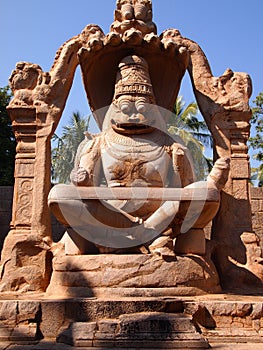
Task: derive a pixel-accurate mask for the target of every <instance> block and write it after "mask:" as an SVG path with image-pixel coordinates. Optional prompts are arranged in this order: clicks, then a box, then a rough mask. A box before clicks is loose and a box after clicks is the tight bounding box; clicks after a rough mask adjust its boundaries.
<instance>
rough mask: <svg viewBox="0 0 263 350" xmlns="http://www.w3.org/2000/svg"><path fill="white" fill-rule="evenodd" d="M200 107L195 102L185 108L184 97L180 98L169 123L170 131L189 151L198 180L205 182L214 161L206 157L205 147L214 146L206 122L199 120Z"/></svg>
mask: <svg viewBox="0 0 263 350" xmlns="http://www.w3.org/2000/svg"><path fill="white" fill-rule="evenodd" d="M197 114H198V107H197V104H196V103H195V102H192V103H190V104H189V105H187V106H186V107H185V102H184V101H183V98H182V96H178V98H177V100H176V104H175V106H174V110H173V114H172V116H171V118H170V120H169V121H168V123H167V126H168V131H169V132H170V133H171V134H173V135H178V136H180V137H181V139H182V140H183V142H184V144H185V146H186V147H187V148H188V149H189V151H190V153H191V155H192V158H193V162H194V168H195V173H196V176H197V180H204V179H205V178H206V176H207V174H208V172H209V171H210V170H211V168H212V166H213V165H212V161H211V160H210V159H208V158H206V157H205V156H204V145H206V146H208V147H211V146H212V137H211V134H210V133H209V131H208V128H207V125H206V123H205V122H204V121H200V120H199V119H198V118H197Z"/></svg>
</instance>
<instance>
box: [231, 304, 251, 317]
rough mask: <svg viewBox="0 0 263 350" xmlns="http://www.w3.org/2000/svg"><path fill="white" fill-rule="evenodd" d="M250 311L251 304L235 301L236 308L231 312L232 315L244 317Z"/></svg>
mask: <svg viewBox="0 0 263 350" xmlns="http://www.w3.org/2000/svg"><path fill="white" fill-rule="evenodd" d="M251 311H252V305H251V304H246V303H237V304H236V309H235V310H234V311H233V312H232V316H235V317H245V316H247V315H250V313H251Z"/></svg>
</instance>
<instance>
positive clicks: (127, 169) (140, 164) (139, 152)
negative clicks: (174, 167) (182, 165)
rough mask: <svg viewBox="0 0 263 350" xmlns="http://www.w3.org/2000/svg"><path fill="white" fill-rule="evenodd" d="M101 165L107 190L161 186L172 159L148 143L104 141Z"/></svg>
mask: <svg viewBox="0 0 263 350" xmlns="http://www.w3.org/2000/svg"><path fill="white" fill-rule="evenodd" d="M105 141H106V142H105V145H104V148H103V151H102V155H101V157H102V165H103V170H104V174H105V177H106V180H107V183H108V185H109V186H128V187H130V186H158V187H159V186H161V187H162V186H164V185H165V183H166V178H167V173H168V169H169V166H170V162H171V158H170V156H169V155H168V153H167V152H166V151H165V147H164V146H162V145H160V144H159V143H155V142H154V141H152V140H147V139H141V138H140V139H133V138H125V137H124V138H121V137H120V138H117V140H115V139H114V138H112V137H108V138H107V137H106V139H105Z"/></svg>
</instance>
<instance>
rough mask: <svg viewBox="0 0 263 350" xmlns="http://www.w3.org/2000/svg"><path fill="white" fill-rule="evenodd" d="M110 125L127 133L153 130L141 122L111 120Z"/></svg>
mask: <svg viewBox="0 0 263 350" xmlns="http://www.w3.org/2000/svg"><path fill="white" fill-rule="evenodd" d="M112 127H113V129H115V130H116V131H119V132H123V133H129V134H139V133H148V132H151V131H152V130H153V127H152V126H151V125H145V124H141V123H116V122H113V121H112Z"/></svg>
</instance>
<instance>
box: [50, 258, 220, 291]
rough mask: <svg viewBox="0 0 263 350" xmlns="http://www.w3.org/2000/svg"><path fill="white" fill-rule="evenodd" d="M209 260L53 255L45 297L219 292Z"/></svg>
mask: <svg viewBox="0 0 263 350" xmlns="http://www.w3.org/2000/svg"><path fill="white" fill-rule="evenodd" d="M220 291H221V289H220V285H219V278H218V275H217V272H216V269H215V267H214V265H213V263H212V261H211V260H209V259H208V258H206V257H200V256H197V255H188V256H184V257H182V256H178V257H176V258H169V259H167V260H164V259H163V258H161V257H159V256H154V255H151V254H148V255H143V254H127V255H117V254H116V255H114V254H106V255H103V254H101V255H78V256H63V257H56V258H54V260H53V274H52V278H51V282H50V285H49V287H48V289H47V295H48V296H52V297H53V296H60V297H74V296H78V297H90V296H96V297H114V296H116V297H119V296H133V297H141V296H149V297H150V296H174V295H200V294H205V293H218V292H220Z"/></svg>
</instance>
